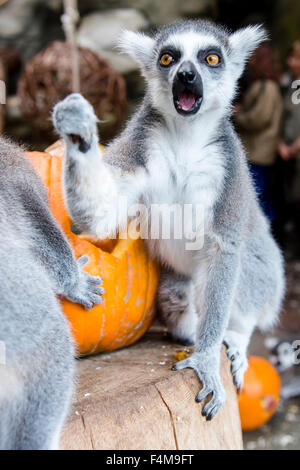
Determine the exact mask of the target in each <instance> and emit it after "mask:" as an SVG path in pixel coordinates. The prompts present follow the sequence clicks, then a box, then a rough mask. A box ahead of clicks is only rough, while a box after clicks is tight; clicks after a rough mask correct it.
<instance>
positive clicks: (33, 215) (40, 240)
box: [16, 170, 104, 308]
mask: <svg viewBox="0 0 300 470" xmlns="http://www.w3.org/2000/svg"><path fill="white" fill-rule="evenodd" d="M42 189H43V188H42V185H41V182H40V181H39V180H38V178H37V176H36V175H35V174H34V173H33V170H32V175H31V179H30V181H27V180H26V179H24V180H23V181H21V183H20V184H17V187H16V194H17V195H18V197H19V200H20V204H21V206H22V208H23V211H24V215H25V220H26V227H24V230H27V231H28V233H29V239H30V247H29V248H30V249H31V251H32V253H33V256H34V257H35V258H36V259H37V260H38V261H39V262H40V264H41V266H42V267H43V268H44V269H45V271H46V272H47V274H48V276H49V278H50V280H51V282H52V285H53V290H54V291H55V293H56V294H57V295H60V296H63V297H65V298H67V299H69V300H71V301H73V302H77V303H80V304H82V305H83V306H85V307H86V308H92V307H93V305H94V304H100V303H101V301H102V299H101V297H99V295H102V294H103V293H104V290H103V288H102V287H99V285H100V284H102V280H101V278H100V277H93V276H90V275H89V274H87V273H84V272H83V271H82V267H83V266H84V265H85V264H86V263H87V261H88V258H87V257H86V256H82V257H81V258H79V259H78V260H77V261H76V259H75V257H74V255H73V252H72V249H71V246H70V245H69V243H68V241H67V239H66V237H65V235H64V234H63V232H62V230H61V229H60V228H59V226H58V225H57V223H56V221H55V220H54V218H53V216H52V214H51V212H50V210H49V208H48V205H47V200H46V198H45V192H44V191H42V192H41V191H40V190H42Z"/></svg>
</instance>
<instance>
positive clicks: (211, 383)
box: [173, 353, 226, 421]
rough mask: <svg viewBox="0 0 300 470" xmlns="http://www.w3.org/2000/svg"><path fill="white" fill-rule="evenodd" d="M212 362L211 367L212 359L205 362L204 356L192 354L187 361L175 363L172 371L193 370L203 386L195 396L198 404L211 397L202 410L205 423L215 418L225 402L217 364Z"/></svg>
mask: <svg viewBox="0 0 300 470" xmlns="http://www.w3.org/2000/svg"><path fill="white" fill-rule="evenodd" d="M214 362H215V364H214V365H213V360H212V359H210V360H208V361H207V357H206V360H205V357H204V355H202V354H201V353H194V354H193V355H192V356H191V357H189V358H188V359H185V360H184V361H181V362H177V364H176V365H175V366H174V367H173V370H182V369H193V370H194V371H195V372H196V373H197V375H198V377H199V379H200V381H201V382H202V385H203V388H202V390H200V392H199V393H198V395H197V396H196V401H197V402H198V403H200V402H202V401H203V400H204V399H205V398H207V397H208V396H209V395H211V399H210V400H209V401H208V402H207V403H206V404H205V406H204V407H203V410H202V416H204V417H205V418H206V420H207V421H211V420H212V419H213V418H214V417H215V416H216V414H217V413H218V412H219V410H220V408H221V407H222V406H223V405H224V403H225V401H226V393H225V390H224V387H223V385H222V383H221V379H220V377H219V372H218V362H217V361H216V359H215V361H214Z"/></svg>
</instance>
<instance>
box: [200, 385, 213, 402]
mask: <svg viewBox="0 0 300 470" xmlns="http://www.w3.org/2000/svg"><path fill="white" fill-rule="evenodd" d="M211 393H212V389H211V388H210V387H203V388H202V390H200V392H199V393H198V395H197V396H196V402H197V403H200V402H201V401H203V400H204V399H205V398H206V397H207V396H208V395H210V394H211Z"/></svg>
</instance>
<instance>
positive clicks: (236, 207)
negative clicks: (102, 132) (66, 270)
mask: <svg viewBox="0 0 300 470" xmlns="http://www.w3.org/2000/svg"><path fill="white" fill-rule="evenodd" d="M264 38H265V33H264V30H263V29H262V28H261V27H259V26H254V27H247V28H245V29H241V30H239V31H237V32H236V33H234V34H229V33H228V32H227V31H226V30H225V29H223V28H222V27H219V26H216V25H214V24H212V23H209V22H204V21H187V22H183V23H178V24H175V25H172V26H167V27H164V28H163V29H161V30H160V31H158V32H157V33H156V34H155V35H154V36H153V37H149V36H146V35H144V34H141V33H138V34H137V33H133V32H125V33H124V34H123V39H122V47H123V50H124V51H126V52H128V53H129V54H130V55H131V56H133V57H134V58H135V59H136V60H137V61H138V62H139V63H140V65H141V69H142V73H143V75H144V77H145V78H146V81H147V92H146V96H145V98H144V101H143V104H142V106H141V107H140V109H139V110H138V111H137V112H136V114H135V115H134V116H133V118H132V119H131V120H130V121H129V123H128V124H127V127H126V129H125V130H124V131H123V133H122V134H121V135H120V136H119V137H118V138H116V139H115V140H114V141H113V142H112V143H111V144H110V145H109V146H108V148H107V152H106V154H105V157H103V155H102V153H101V150H100V149H99V147H98V137H97V132H96V117H95V115H94V113H93V110H92V108H91V106H90V105H89V104H88V103H87V102H86V101H85V100H84V99H83V98H82V97H81V96H80V95H78V94H74V95H71V96H69V97H67V98H66V99H65V100H64V101H62V102H61V103H59V104H57V105H56V107H55V109H54V124H55V127H56V129H57V130H58V132H59V133H60V134H61V136H62V137H63V138H64V140H65V142H66V149H67V151H66V153H67V155H66V160H65V169H64V187H65V196H66V201H67V205H68V208H69V211H70V213H71V216H72V217H73V219H74V220H75V221H76V223H77V224H78V225H79V227H81V229H83V230H84V231H88V232H90V233H93V234H96V235H98V236H100V237H101V236H102V235H103V233H104V232H105V233H107V232H111V233H114V230H115V218H114V217H112V215H111V211H109V209H108V208H109V207H112V204H113V205H114V204H115V205H116V204H117V203H118V200H119V198H120V197H122V196H126V197H127V199H128V205H129V206H130V205H131V204H135V203H140V202H142V203H143V204H145V205H147V207H148V208H149V210H150V206H152V205H153V204H160V203H162V204H174V203H179V204H181V205H184V204H185V203H188V204H193V205H196V204H201V205H202V207H203V210H204V216H205V217H204V227H203V226H199V227H197V228H198V229H199V231H202V230H203V229H204V246H203V248H202V249H199V250H193V251H190V250H186V248H185V240H183V239H182V240H178V239H174V238H175V237H172V238H171V239H169V240H166V239H163V238H162V239H160V240H155V241H153V240H149V241H148V246H149V249H150V252H151V253H153V254H154V255H155V256H156V257H157V258H158V259H159V260H160V261H161V264H162V266H163V268H162V274H161V281H160V287H159V292H158V301H159V307H160V310H161V311H162V314H163V318H164V320H165V322H166V324H167V326H168V327H169V329H170V331H171V333H172V334H173V336H174V337H175V338H177V339H179V340H180V341H183V342H190V343H192V342H194V341H195V343H196V348H195V352H194V354H193V355H192V356H191V357H190V358H188V359H186V360H184V361H182V362H180V363H178V364H177V365H176V366H175V369H176V370H180V369H184V368H192V369H194V370H195V371H196V373H197V374H198V376H199V378H200V380H201V382H202V384H203V388H202V390H201V391H200V393H199V394H198V396H197V398H196V400H197V401H199V402H200V401H202V400H203V399H204V398H206V397H207V396H208V395H210V394H212V398H211V400H210V401H209V402H208V403H207V404H206V405H205V406H204V408H203V411H202V413H203V415H204V416H205V417H206V418H207V419H208V420H209V419H211V418H212V417H213V416H215V415H216V413H217V412H218V410H219V409H220V407H221V406H222V405H223V404H224V402H225V391H224V388H223V386H222V383H221V379H220V371H219V368H220V349H221V345H222V343H225V344H226V346H227V354H228V356H229V358H230V359H231V361H232V373H233V375H234V382H235V384H236V385H237V387H241V386H242V384H243V376H244V372H245V370H246V369H247V355H246V353H247V346H248V343H249V340H250V337H251V334H252V332H253V330H254V328H255V327H256V326H259V327H261V328H263V327H264V328H268V327H270V326H271V325H273V324H274V323H275V322H276V320H277V318H278V313H279V310H280V306H281V302H282V298H283V293H284V273H283V261H282V256H281V253H280V251H279V249H278V248H277V245H276V243H275V242H274V240H273V238H272V235H271V233H270V227H269V225H268V222H267V220H266V219H265V217H264V216H263V214H262V212H261V210H260V208H259V205H258V203H257V199H256V196H255V191H254V189H253V184H252V181H251V178H250V175H249V171H248V168H247V163H246V158H245V153H244V150H243V148H242V145H241V143H240V140H239V139H238V137H237V135H236V133H235V131H234V129H233V126H232V124H231V121H230V115H231V103H232V100H233V97H234V95H235V90H236V86H237V81H238V79H239V77H240V76H241V74H242V72H243V69H244V66H245V63H246V60H247V59H248V57H249V56H250V54H251V52H252V51H253V50H254V49H255V48H256V47H257V45H258V44H259V43H260V42H261V41H263V40H264ZM126 221H127V213H126V212H125V211H124V213H122V210H121V211H120V213H119V219H118V222H119V224H120V226H123V224H124V223H126ZM150 223H151V221H150Z"/></svg>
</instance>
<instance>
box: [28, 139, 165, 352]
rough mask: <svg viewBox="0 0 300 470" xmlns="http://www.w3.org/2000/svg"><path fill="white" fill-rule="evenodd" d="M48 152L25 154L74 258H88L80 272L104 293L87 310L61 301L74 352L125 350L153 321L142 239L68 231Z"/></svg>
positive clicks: (152, 270)
mask: <svg viewBox="0 0 300 470" xmlns="http://www.w3.org/2000/svg"><path fill="white" fill-rule="evenodd" d="M48 150H50V151H52V152H53V151H54V152H56V153H57V154H58V155H51V154H50V153H40V152H29V153H28V154H27V155H28V158H29V159H30V161H31V163H32V164H33V166H34V167H35V169H36V170H37V172H38V173H39V175H40V176H41V178H42V180H43V182H44V184H45V186H46V187H47V188H48V193H49V202H50V208H51V210H52V213H53V215H54V217H55V219H56V220H57V222H58V223H59V224H60V226H61V227H62V229H63V230H64V232H65V234H66V236H67V238H68V240H69V241H70V243H71V244H72V246H73V249H74V253H75V256H76V258H78V257H79V256H81V255H83V254H85V255H88V257H89V262H88V264H87V265H86V266H85V268H84V269H85V270H86V271H87V272H89V273H90V274H92V275H94V276H101V277H102V279H103V287H104V288H105V295H104V297H103V302H102V304H101V305H98V306H95V307H94V308H93V309H92V310H91V311H87V310H85V309H84V308H83V307H81V306H80V305H78V304H74V303H71V302H69V301H67V300H63V301H62V306H63V311H64V313H65V315H66V316H67V318H68V319H69V321H70V323H71V327H72V332H73V335H74V338H75V340H76V342H77V345H78V352H79V353H80V354H81V355H87V354H96V353H99V352H101V351H112V350H114V349H118V348H121V347H124V346H128V345H130V344H132V343H134V342H136V341H137V340H139V339H140V338H141V337H142V336H143V334H144V333H145V332H146V331H147V329H148V328H149V326H150V325H151V323H152V321H153V318H154V315H155V306H154V302H155V293H156V289H157V284H158V277H159V275H158V268H157V266H156V264H155V263H154V262H153V261H151V260H150V259H149V258H148V256H147V254H146V251H145V248H144V244H143V241H142V240H141V239H138V240H130V239H129V240H118V241H117V242H116V241H114V240H112V241H108V242H99V243H97V242H94V240H93V239H92V238H91V237H87V238H86V239H85V237H83V236H78V235H75V234H74V233H73V232H72V231H71V227H70V220H69V217H68V213H67V211H66V208H65V205H64V201H63V195H62V182H61V174H62V163H63V156H62V154H63V152H62V148H61V146H59V145H58V146H57V145H56V146H54V147H50V149H48Z"/></svg>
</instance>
